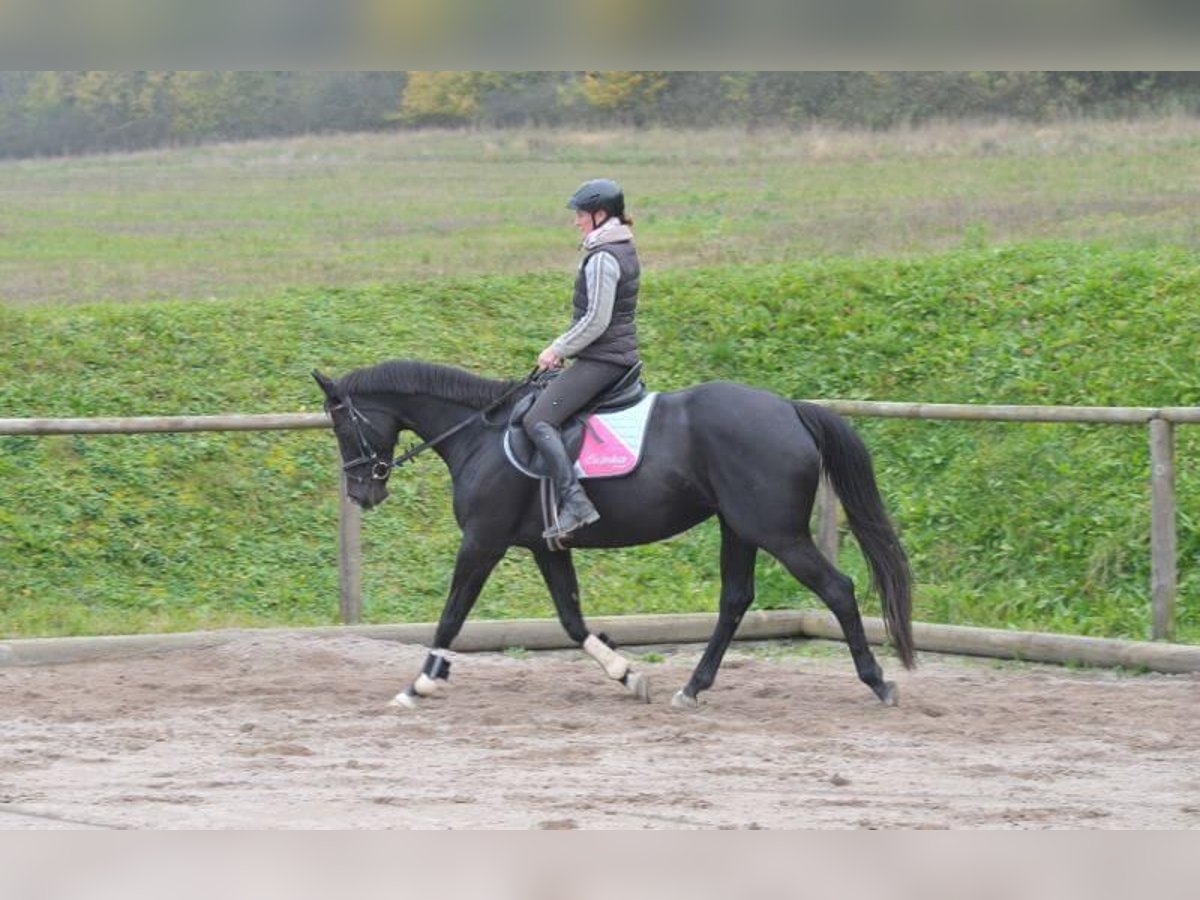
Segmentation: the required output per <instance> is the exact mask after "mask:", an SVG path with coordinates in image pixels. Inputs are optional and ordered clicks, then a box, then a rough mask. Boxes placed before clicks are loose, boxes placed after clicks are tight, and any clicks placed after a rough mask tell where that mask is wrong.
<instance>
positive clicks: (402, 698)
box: [388, 690, 420, 709]
mask: <svg viewBox="0 0 1200 900" xmlns="http://www.w3.org/2000/svg"><path fill="white" fill-rule="evenodd" d="M419 704H420V700H419V699H418V698H417V697H416V696H415V695H413V694H410V693H409V692H408V691H407V690H404V691H401V692H400V693H398V694H397V695H396V696H395V697H393V698H392V699H391V700H389V701H388V706H390V707H392V708H393V709H416V708H417V706H418V705H419Z"/></svg>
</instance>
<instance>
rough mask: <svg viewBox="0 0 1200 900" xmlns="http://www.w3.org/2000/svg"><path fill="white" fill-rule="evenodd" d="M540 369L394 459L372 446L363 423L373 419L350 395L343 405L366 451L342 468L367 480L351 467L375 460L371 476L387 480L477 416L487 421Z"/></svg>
mask: <svg viewBox="0 0 1200 900" xmlns="http://www.w3.org/2000/svg"><path fill="white" fill-rule="evenodd" d="M540 371H541V370H540V369H536V368H535V369H533V370H532V371H531V372H530V373H529V374H528V375H526V376H525V377H524V378H522V379H521V380H520V381H518V382H517V383H516V384H514V385H513V386H512V387H510V388H509V389H508V390H506V391H505V392H504V393H503V394H501V395H500V396H499V397H497V398H496V399H495V400H493V401H492V402H491V403H489V404H488V405H487V406H485V407H484V408H483V409H481V410H479V411H478V412H475V413H472V414H471V415H470V416H468V417H467V418H465V419H463V420H462V421H461V422H459V423H458V424H457V425H453V426H451V427H450V428H447V429H446V430H445V431H443V432H442V433H441V434H439V435H437V436H436V437H432V438H430V439H429V440H427V441H423V442H421V443H420V444H417V445H416V446H414V447H410V448H409V449H408V450H406V451H405V452H404V453H403V454H402V455H400V456H398V457H396V458H395V459H393V460H390V461H388V460H384V459H380V458H379V453H378V452H377V451H376V450H375V448H374V447H373V446H372V445H371V443H370V442H369V441H368V440H367V439H366V436H365V435H364V434H363V433H362V426H361V424H360V422H366V423H367V424H368V425H370V422H369V421H368V420H367V417H366V416H364V415H363V414H362V413H361V412H359V411H358V410H357V409H355V408H354V404H353V403H351V402H350V398H349V397H348V396H347V397H346V399H345V400H344V401H343V405H345V406H346V407H347V408H348V409H349V411H350V421H351V422H353V423H354V427H355V430H356V431H357V432H358V434H357V437H358V443H359V448H360V450H362V455H361V456H360V457H359V458H358V459H355V460H351V461H350V462H348V463H345V464H344V465H343V466H342V471H344V472H345V473H346V477H347V478H350V479H353V480H357V481H365V480H366V479H363V478H361V477H356V476H354V475H351V474H350V471H349V470H350V469H351V468H355V467H357V466H361V465H363V464H364V463H374V465H372V466H371V477H372V478H373V479H375V480H376V481H386V480H387V478H388V476H389V475H391V473H392V470H393V469H398V468H399V467H400V466H402V465H404V464H405V463H406V462H410V461H411V460H412V459H413V457H415V456H418V455H419V454H421V453H424V452H425V451H426V450H430V449H432V448H434V447H436V446H437V445H438V444H440V443H442V441H445V440H447V439H449V438H451V437H453V436H454V435H456V434H458V433H459V432H460V431H462V430H463V429H464V428H466V427H467V426H469V425H471V424H473V423H474V422H475V420H476V419H483V420H484V421H485V422H486V421H487V415H488V413H490V412H492V411H493V410H495V409H498V408H499V407H501V406H503V405H504V404H505V403H506V402H508V400H509V399H511V398H512V397H513V396H514V395H515V394H516V393H517V392H518V391H520V390H522V389H524V388H526V387H528V386H529V385H530V384H533V382H534V381H535V380H536V378H537V376H538V374H539V372H540Z"/></svg>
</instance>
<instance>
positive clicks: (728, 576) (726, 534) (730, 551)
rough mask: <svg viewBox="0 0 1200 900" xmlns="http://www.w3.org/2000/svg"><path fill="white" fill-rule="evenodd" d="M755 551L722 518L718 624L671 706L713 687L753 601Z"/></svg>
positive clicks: (685, 703)
mask: <svg viewBox="0 0 1200 900" xmlns="http://www.w3.org/2000/svg"><path fill="white" fill-rule="evenodd" d="M757 554H758V548H757V547H755V546H754V545H753V544H751V543H748V542H746V541H743V540H742V539H741V538H739V537H738V536H737V535H736V534H734V532H733V529H732V528H730V527H729V526H728V525H727V524H726V523H725V520H724V519H722V520H721V606H720V610H719V612H718V613H717V627H716V628H715V629H713V633H712V637H710V638H709V639H708V646H707V647H706V648H705V650H704V656H703V657H701V659H700V663H699V664H698V665H697V666H696V670H695V671H694V672H693V673H692V677H691V678H690V679H689V680H688V683H687V684H686V685H684V687H683V689H682V690H680V691H679V692H677V693H676V694H675V696H674V697H673V698H671V705H672V706H674V707H678V708H689V707H693V706H695V705H696V704H697V702H698V701H697V699H696V698H697V696H698V695H699V693H700V692H701V691H706V690H708V689H709V688H710V687H712V685H713V682H714V681H715V680H716V678H717V669H718V668H720V666H721V660H722V659H723V658H724V656H725V651H726V650H728V649H729V642H730V641H732V640H733V636H734V634H735V633H736V632H737V628H738V625H740V624H741V622H742V616H744V615H745V614H746V610H747V609H749V608H750V604H751V603H753V602H754V562H755V558H756V556H757Z"/></svg>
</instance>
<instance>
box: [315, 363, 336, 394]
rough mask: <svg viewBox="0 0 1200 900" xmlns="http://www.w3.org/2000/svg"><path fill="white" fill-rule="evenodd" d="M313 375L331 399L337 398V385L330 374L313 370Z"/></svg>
mask: <svg viewBox="0 0 1200 900" xmlns="http://www.w3.org/2000/svg"><path fill="white" fill-rule="evenodd" d="M312 377H313V378H315V379H316V380H317V384H319V385H320V386H321V390H323V391H324V392H325V396H326V397H328V398H329V399H330V400H336V399H337V385H336V384H335V383H334V381H333V379H332V378H330V377H329V376H328V375H322V374H321V373H320V371H319V370H317V369H313V370H312Z"/></svg>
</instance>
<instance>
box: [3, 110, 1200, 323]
mask: <svg viewBox="0 0 1200 900" xmlns="http://www.w3.org/2000/svg"><path fill="white" fill-rule="evenodd" d="M1198 153H1200V123H1198V122H1194V121H1190V120H1186V119H1170V120H1157V121H1143V122H1135V123H1090V124H1089V123H1075V124H1062V125H1047V126H1041V127H1035V126H1028V125H1012V124H1004V125H991V126H982V125H980V126H965V125H957V126H950V125H947V126H942V127H937V126H931V127H925V128H922V129H919V130H912V131H898V132H887V133H882V134H880V133H860V132H836V131H820V130H818V131H812V132H804V133H791V132H769V131H764V132H757V133H753V134H747V133H745V132H738V131H716V132H704V133H695V132H691V133H687V132H685V133H675V132H665V131H651V132H613V133H607V134H584V133H573V132H561V133H560V132H547V133H533V132H522V131H516V132H482V133H481V132H446V133H439V132H420V133H399V134H394V135H357V136H346V137H321V138H310V139H295V140H287V141H267V142H253V143H246V144H225V145H216V146H206V147H199V148H194V149H185V150H163V151H153V152H145V153H137V154H131V155H125V156H97V157H85V158H81V159H53V160H30V161H24V162H0V197H3V200H4V202H3V204H2V206H0V236H2V238H3V240H0V302H7V303H9V304H41V303H48V302H52V303H74V302H94V301H101V300H103V301H119V302H130V301H141V300H147V299H163V298H179V299H207V298H210V297H218V298H226V297H236V298H257V297H262V296H270V295H272V294H275V293H278V292H279V291H281V290H285V289H290V288H306V289H311V288H320V287H329V286H341V287H351V286H365V285H368V284H378V283H392V282H396V281H400V280H404V279H408V278H413V277H427V276H440V275H451V276H466V275H488V276H490V275H497V274H520V273H523V272H536V271H549V270H562V269H565V268H568V267H569V266H570V265H571V264H572V261H573V257H572V248H573V246H574V238H573V232H572V231H571V229H570V227H569V218H568V216H567V214H566V211H565V210H564V209H563V203H564V201H565V198H566V196H567V195H568V194H569V193H570V191H571V190H572V189H573V188H574V186H575V185H576V184H577V183H578V182H579V181H581V180H582V179H584V178H587V177H592V176H594V175H595V174H597V173H607V174H611V175H612V176H614V177H616V178H618V180H620V181H621V182H622V183H623V184H624V185H625V186H626V188H627V191H628V193H629V196H630V202H631V209H632V212H633V213H634V215H635V217H636V219H637V220H638V222H639V223H640V225H641V227H640V228H639V240H640V245H641V248H642V252H643V256H644V258H645V262H646V265H647V267H648V268H649V269H651V270H657V271H662V270H666V269H674V268H680V267H688V266H693V265H698V264H729V263H742V262H747V263H752V262H764V261H766V262H770V261H777V262H795V261H800V260H804V259H809V258H812V257H814V256H829V255H835V256H854V257H872V256H890V255H899V254H914V253H924V252H929V251H937V250H945V249H949V248H953V247H957V246H960V245H961V244H963V243H964V242H966V243H968V244H974V245H983V244H988V243H1010V242H1013V241H1018V240H1029V239H1039V240H1040V239H1045V238H1051V237H1053V238H1064V239H1071V240H1084V241H1097V240H1099V241H1105V242H1111V243H1113V244H1115V245H1117V246H1122V247H1146V246H1158V245H1161V244H1175V245H1182V246H1188V247H1192V248H1193V249H1195V248H1197V247H1200V225H1198V224H1197V223H1198V222H1200V174H1198V172H1197V167H1196V165H1195V160H1196V158H1197V155H1198Z"/></svg>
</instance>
